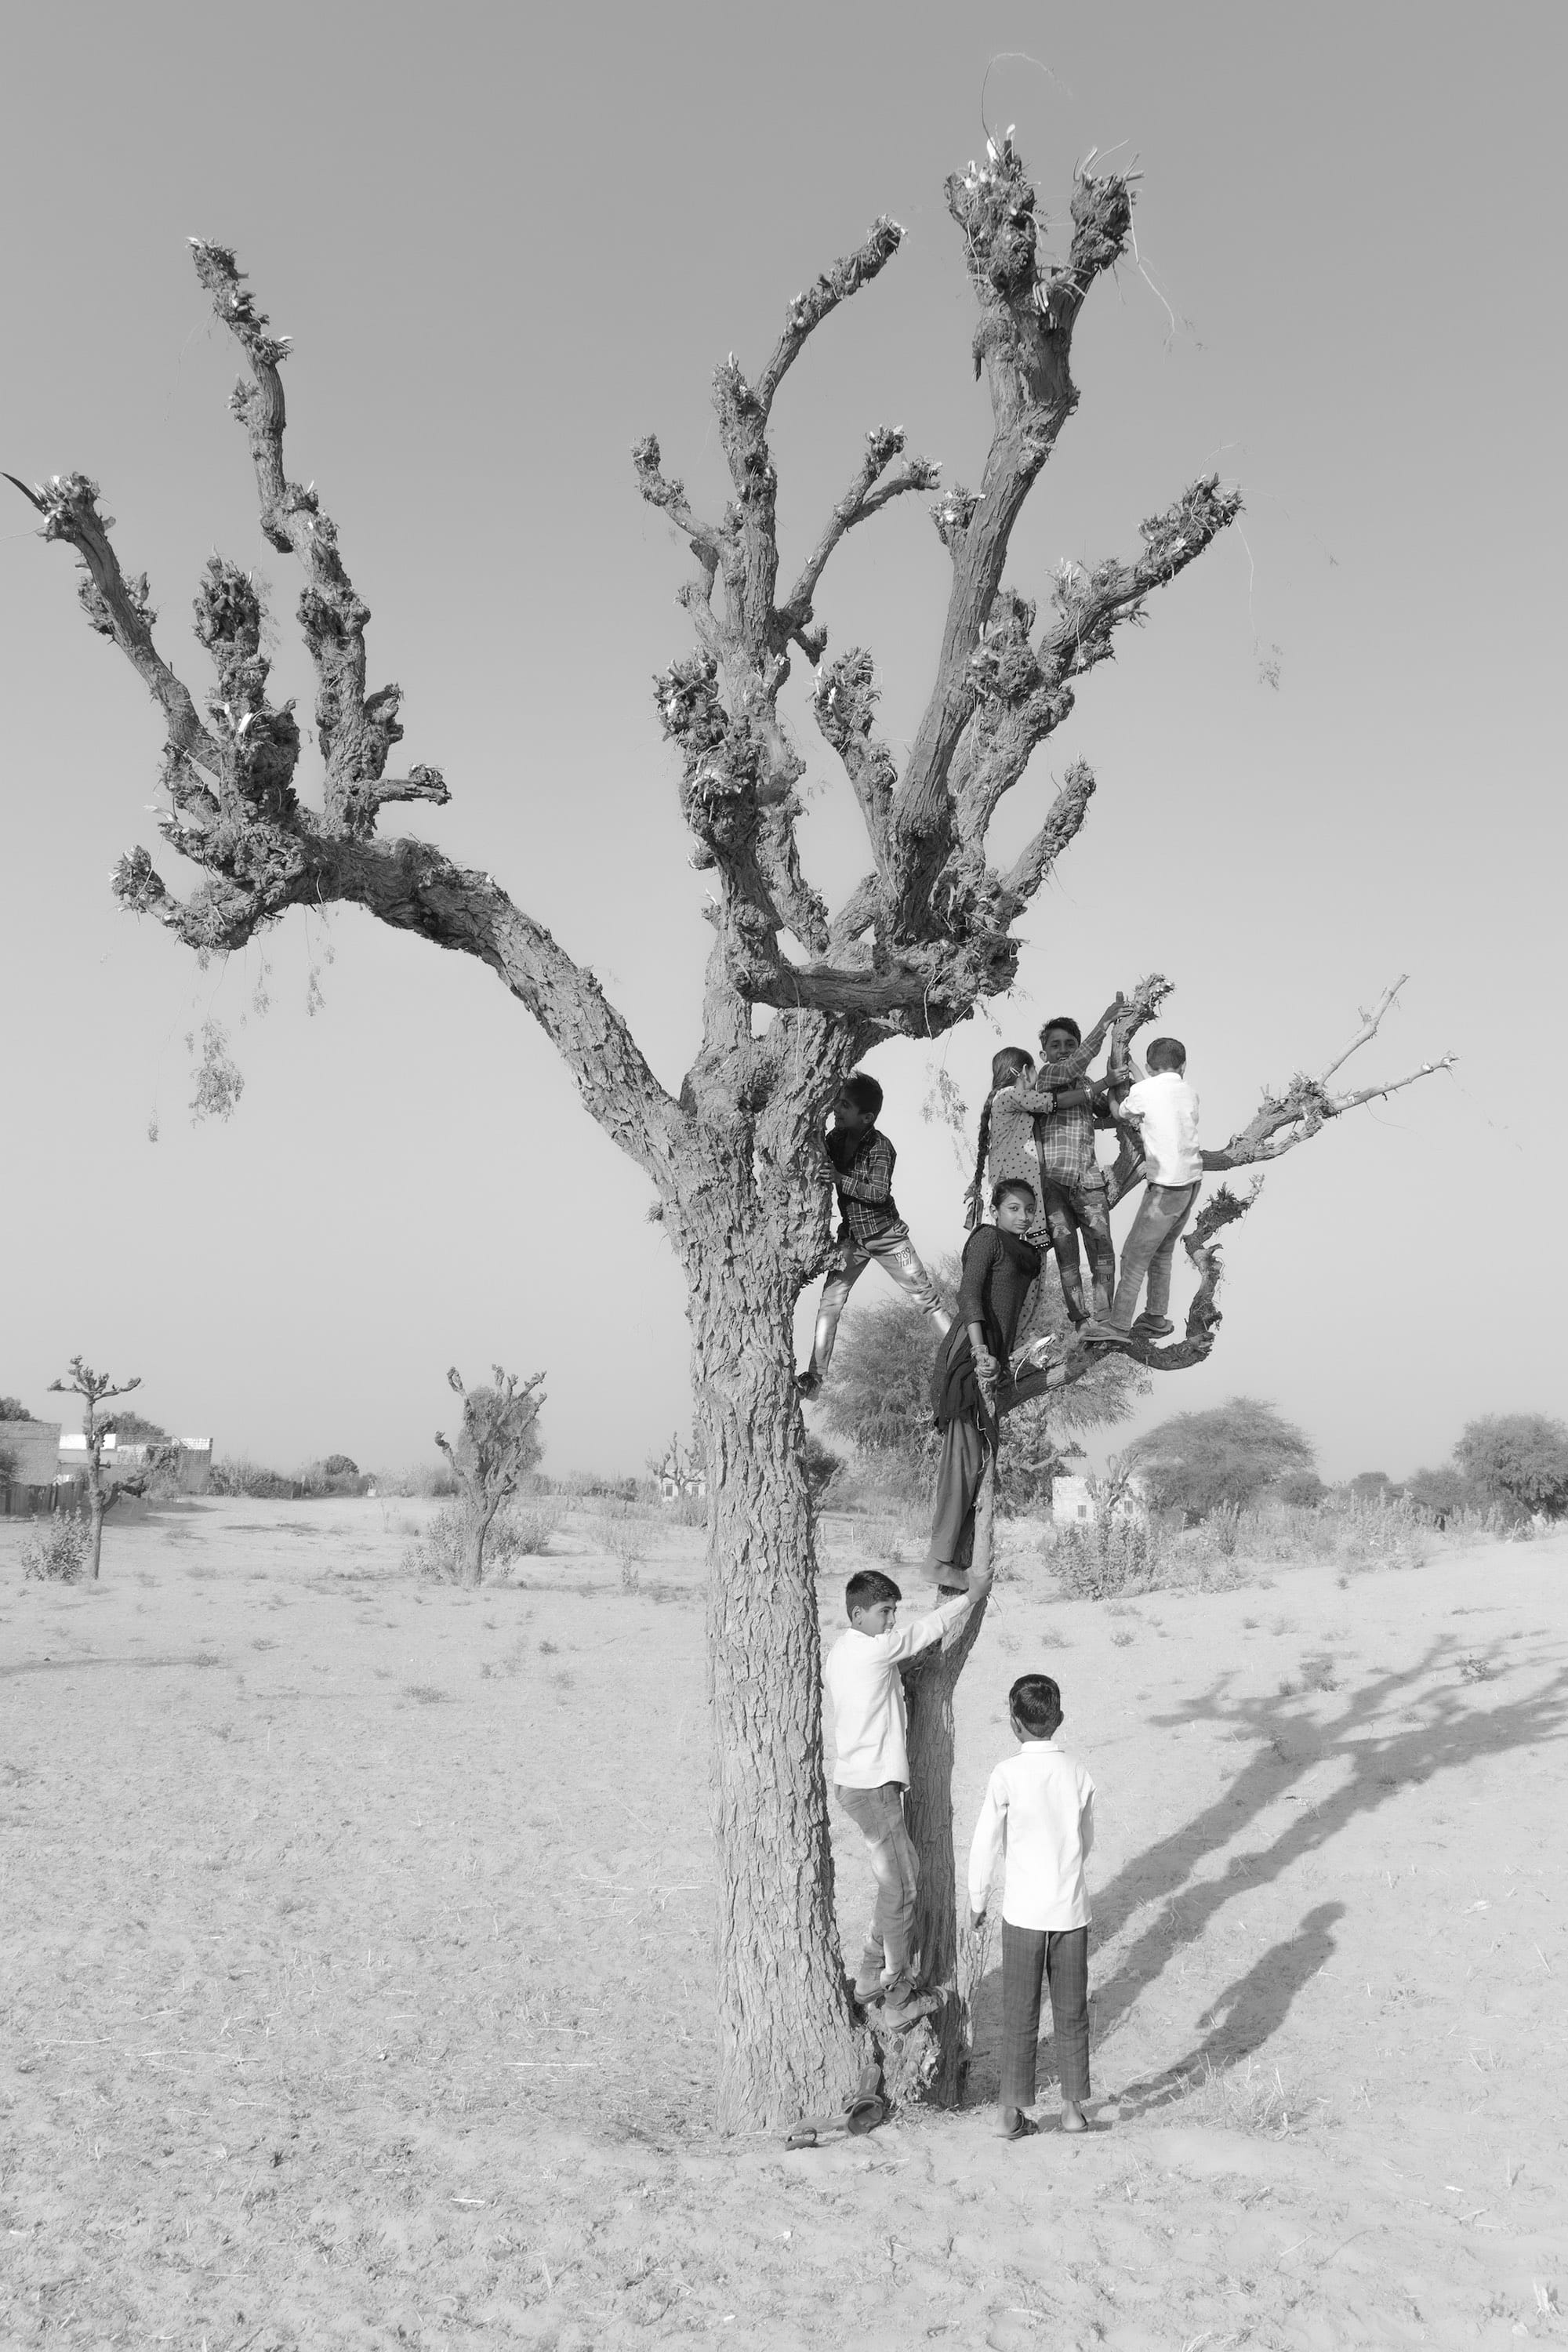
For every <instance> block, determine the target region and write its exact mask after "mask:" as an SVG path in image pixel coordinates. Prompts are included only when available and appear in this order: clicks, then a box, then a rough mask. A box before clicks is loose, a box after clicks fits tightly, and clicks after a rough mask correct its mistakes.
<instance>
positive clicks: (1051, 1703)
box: [1007, 1675, 1062, 1739]
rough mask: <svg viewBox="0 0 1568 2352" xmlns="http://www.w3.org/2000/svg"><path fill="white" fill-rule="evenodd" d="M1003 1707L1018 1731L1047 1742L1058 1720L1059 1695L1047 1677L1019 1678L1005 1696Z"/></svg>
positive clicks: (1060, 1697) (1060, 1717)
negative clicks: (1010, 1715)
mask: <svg viewBox="0 0 1568 2352" xmlns="http://www.w3.org/2000/svg"><path fill="white" fill-rule="evenodd" d="M1007 1705H1008V1707H1009V1708H1010V1709H1011V1711H1012V1713H1013V1715H1014V1717H1016V1721H1017V1722H1018V1724H1019V1726H1020V1727H1021V1728H1022V1729H1023V1730H1025V1731H1026V1732H1028V1733H1029V1734H1030V1735H1031V1736H1032V1737H1033V1738H1036V1739H1048V1738H1050V1735H1051V1733H1052V1732H1053V1731H1054V1730H1055V1729H1056V1727H1057V1726H1058V1723H1059V1722H1060V1721H1061V1719H1062V1695H1061V1693H1060V1691H1059V1690H1058V1688H1057V1685H1055V1683H1054V1682H1052V1680H1051V1678H1050V1676H1049V1675H1019V1676H1018V1679H1017V1681H1016V1683H1015V1684H1014V1685H1013V1687H1012V1689H1011V1690H1010V1691H1009V1692H1008V1694H1007Z"/></svg>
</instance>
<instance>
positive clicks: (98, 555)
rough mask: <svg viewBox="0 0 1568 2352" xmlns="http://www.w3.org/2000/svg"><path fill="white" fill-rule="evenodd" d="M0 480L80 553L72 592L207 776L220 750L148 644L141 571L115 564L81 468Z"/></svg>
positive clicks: (219, 765)
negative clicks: (33, 478) (79, 573)
mask: <svg viewBox="0 0 1568 2352" xmlns="http://www.w3.org/2000/svg"><path fill="white" fill-rule="evenodd" d="M5 479H6V480H7V481H8V482H15V483H16V488H18V489H19V490H20V491H21V492H22V495H23V497H24V498H25V499H28V500H29V501H30V503H31V504H32V505H33V506H35V507H36V508H37V510H38V512H39V513H40V514H41V515H42V516H43V518H44V528H43V530H42V532H41V533H40V536H41V537H42V538H44V539H46V540H63V541H65V543H66V545H67V546H68V547H72V548H74V549H75V550H76V552H77V554H78V555H79V557H80V558H81V562H82V566H83V569H84V570H85V572H86V573H87V577H86V579H85V580H84V581H83V582H82V583H81V588H80V591H79V594H80V598H81V604H82V609H83V611H84V612H85V613H86V614H87V617H88V620H89V623H90V624H91V625H92V626H93V628H95V629H96V630H97V631H98V633H99V635H100V636H104V637H109V638H111V639H112V641H113V642H114V644H115V645H117V646H119V648H120V650H121V653H122V654H123V655H124V656H125V657H126V659H127V660H128V661H129V662H130V663H131V665H132V668H133V669H134V670H135V671H136V673H137V675H138V676H139V677H141V679H142V683H143V684H144V685H145V687H146V688H147V690H148V692H149V694H151V696H152V697H153V701H154V702H156V703H157V704H158V706H159V708H160V709H162V711H163V719H164V723H165V725H166V726H167V728H168V730H169V741H170V743H171V745H172V746H173V747H174V751H177V752H179V753H180V754H182V755H183V756H184V758H185V759H188V760H195V761H199V763H200V764H201V765H202V766H203V767H204V768H205V769H207V770H208V772H210V773H212V774H214V775H217V774H219V773H221V772H222V769H223V764H224V760H223V753H222V751H220V749H219V747H218V744H217V742H216V739H215V738H214V737H213V736H212V735H211V734H210V733H209V732H208V730H207V729H206V728H205V727H204V726H203V725H202V722H201V720H200V719H198V718H197V716H196V708H195V703H194V702H193V701H192V699H191V695H190V690H189V688H187V687H186V686H184V684H183V682H182V681H181V680H180V679H179V678H178V677H176V676H175V675H174V671H173V670H172V669H171V668H170V667H169V665H168V663H167V662H166V661H164V660H163V656H161V655H160V653H159V652H158V650H157V647H156V646H154V645H153V622H154V621H155V620H156V618H157V615H156V614H155V613H154V612H153V607H152V605H151V604H150V602H149V601H148V590H147V575H146V573H145V572H142V574H140V576H139V577H138V578H136V579H134V580H127V579H126V577H125V575H124V573H123V572H121V568H120V559H119V557H118V556H117V555H116V554H115V552H114V549H113V546H112V545H111V544H110V537H109V534H110V530H112V529H113V528H114V519H113V517H112V516H109V517H107V518H105V517H104V516H101V515H100V513H99V511H98V500H99V498H100V495H101V494H100V490H99V487H98V484H97V483H96V482H93V481H89V479H88V478H87V476H86V475H85V474H55V475H52V476H51V477H50V478H49V480H48V481H47V482H40V483H38V484H37V487H36V488H34V489H31V490H29V489H28V488H26V485H25V484H23V483H21V482H17V481H16V475H15V474H7V475H6V477H5Z"/></svg>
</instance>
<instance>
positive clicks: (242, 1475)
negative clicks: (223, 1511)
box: [208, 1454, 307, 1503]
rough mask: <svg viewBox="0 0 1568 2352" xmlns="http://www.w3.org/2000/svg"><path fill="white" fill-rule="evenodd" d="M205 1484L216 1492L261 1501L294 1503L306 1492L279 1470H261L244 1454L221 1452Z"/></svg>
mask: <svg viewBox="0 0 1568 2352" xmlns="http://www.w3.org/2000/svg"><path fill="white" fill-rule="evenodd" d="M208 1483H209V1489H210V1491H211V1492H212V1493H213V1494H215V1495H242V1496H250V1497H252V1498H259V1499H261V1500H262V1501H264V1502H285V1503H297V1502H299V1501H300V1499H301V1498H302V1496H304V1495H305V1493H306V1491H307V1490H306V1487H305V1486H304V1484H303V1482H302V1481H301V1480H300V1479H298V1478H285V1477H284V1475H283V1474H282V1472H281V1471H280V1470H264V1469H263V1468H262V1467H261V1466H260V1465H259V1464H258V1463H255V1462H252V1461H251V1460H250V1459H249V1457H248V1456H247V1455H246V1454H222V1455H220V1456H219V1458H218V1459H217V1461H216V1462H215V1463H214V1464H213V1466H212V1475H211V1478H210V1480H209V1482H208Z"/></svg>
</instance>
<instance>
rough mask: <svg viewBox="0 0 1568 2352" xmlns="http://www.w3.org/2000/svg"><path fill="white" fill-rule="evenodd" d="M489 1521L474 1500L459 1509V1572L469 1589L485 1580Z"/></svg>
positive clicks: (460, 1505)
mask: <svg viewBox="0 0 1568 2352" xmlns="http://www.w3.org/2000/svg"><path fill="white" fill-rule="evenodd" d="M488 1530H489V1519H488V1518H487V1517H486V1516H485V1514H484V1513H483V1512H482V1511H476V1510H475V1508H474V1507H473V1504H472V1502H471V1501H470V1502H468V1507H467V1508H466V1509H465V1508H463V1507H462V1504H461V1501H459V1507H458V1576H459V1578H460V1579H461V1580H462V1583H463V1584H464V1586H465V1587H466V1589H467V1590H468V1591H472V1590H473V1589H474V1587H475V1586H476V1585H478V1584H479V1583H481V1582H482V1581H483V1579H484V1573H485V1536H486V1533H487V1532H488Z"/></svg>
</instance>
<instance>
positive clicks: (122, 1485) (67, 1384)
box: [49, 1356, 176, 1583]
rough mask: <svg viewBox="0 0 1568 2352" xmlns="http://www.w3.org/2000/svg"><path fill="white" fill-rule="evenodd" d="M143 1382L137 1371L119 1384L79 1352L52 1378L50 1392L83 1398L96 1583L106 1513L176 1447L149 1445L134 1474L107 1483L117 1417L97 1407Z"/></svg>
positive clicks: (137, 1491) (139, 1487)
mask: <svg viewBox="0 0 1568 2352" xmlns="http://www.w3.org/2000/svg"><path fill="white" fill-rule="evenodd" d="M141 1385H142V1379H141V1375H140V1374H138V1375H137V1377H136V1378H135V1380H133V1381H124V1382H122V1383H121V1386H120V1387H119V1388H116V1387H115V1386H114V1384H113V1381H111V1379H110V1375H109V1374H108V1373H107V1372H95V1371H94V1370H93V1369H92V1366H91V1365H90V1364H88V1363H84V1362H83V1361H82V1359H81V1358H80V1357H79V1356H73V1357H72V1358H71V1360H70V1374H69V1377H68V1379H67V1380H63V1381H50V1382H49V1391H50V1393H51V1395H55V1394H58V1395H60V1396H79V1397H80V1399H81V1401H82V1407H81V1433H82V1435H83V1437H84V1438H86V1440H87V1516H88V1573H89V1576H90V1577H91V1578H92V1579H93V1581H94V1582H95V1583H96V1582H97V1580H98V1570H99V1562H100V1559H101V1558H102V1555H103V1522H104V1518H105V1517H106V1515H107V1514H108V1513H109V1512H110V1511H111V1510H112V1509H113V1508H114V1506H115V1504H116V1503H118V1502H119V1500H120V1498H121V1496H122V1495H141V1494H144V1493H145V1491H146V1488H147V1482H148V1479H149V1477H150V1476H151V1475H153V1473H154V1472H155V1471H156V1470H157V1469H158V1467H159V1466H160V1460H161V1458H162V1457H163V1456H168V1457H172V1456H173V1455H174V1452H175V1451H176V1449H175V1448H174V1447H173V1446H164V1447H162V1448H158V1447H153V1446H149V1448H148V1449H147V1454H146V1456H145V1459H144V1461H143V1464H142V1468H141V1469H140V1470H139V1471H137V1472H136V1473H135V1475H133V1476H132V1477H128V1478H118V1477H117V1478H115V1479H114V1480H113V1481H112V1482H111V1483H110V1484H109V1485H105V1483H104V1476H103V1446H104V1440H105V1439H106V1438H109V1437H112V1436H113V1435H114V1433H115V1420H114V1415H113V1414H112V1413H104V1414H101V1415H100V1412H99V1410H98V1408H99V1406H100V1404H105V1403H107V1402H109V1400H110V1398H111V1397H118V1396H129V1395H130V1393H131V1391H132V1389H139V1388H140V1387H141Z"/></svg>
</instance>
